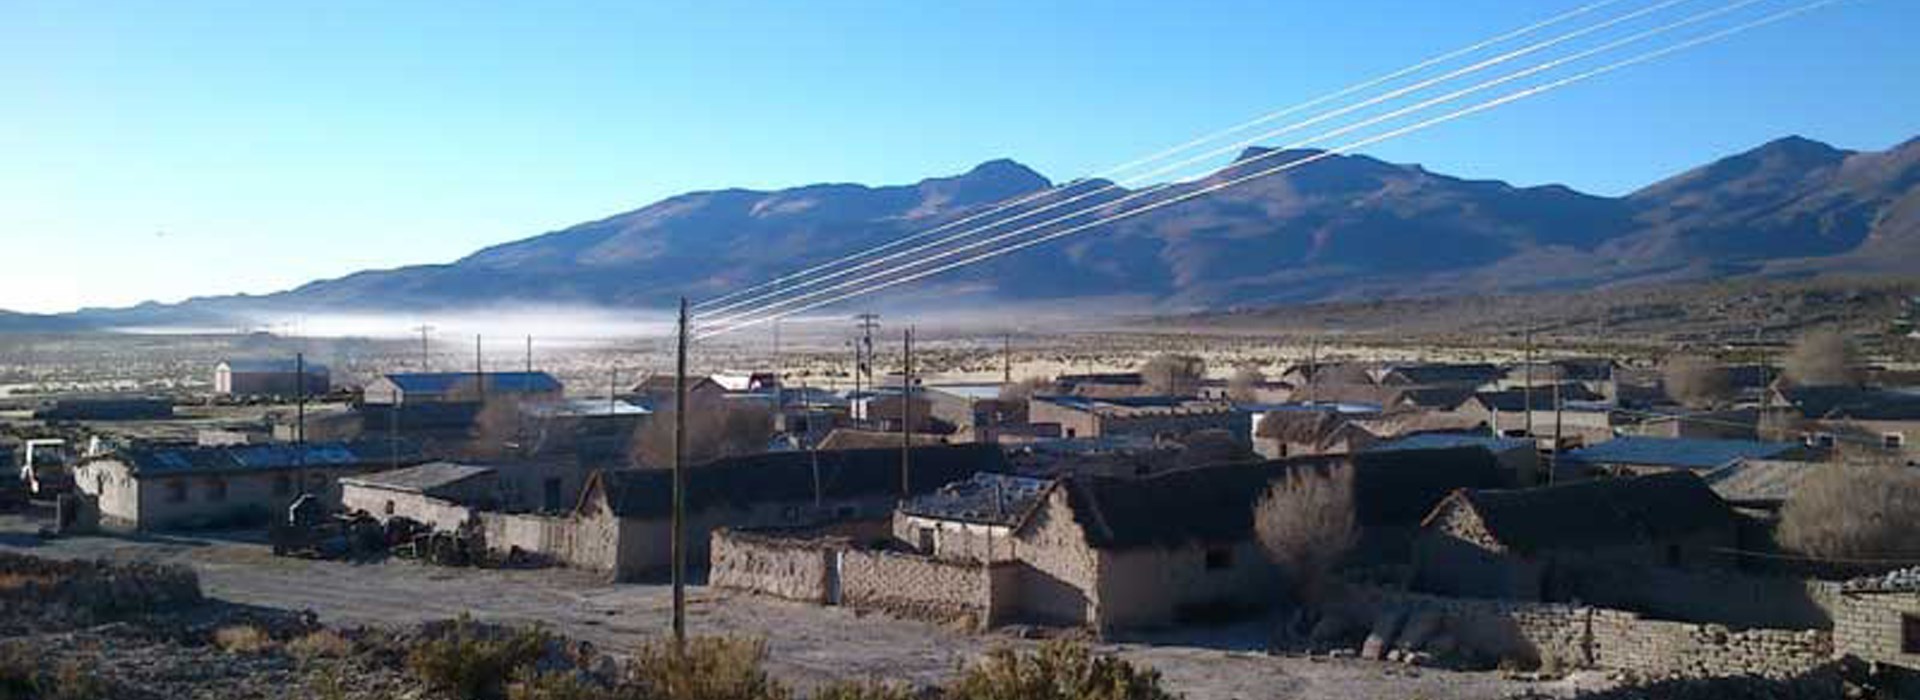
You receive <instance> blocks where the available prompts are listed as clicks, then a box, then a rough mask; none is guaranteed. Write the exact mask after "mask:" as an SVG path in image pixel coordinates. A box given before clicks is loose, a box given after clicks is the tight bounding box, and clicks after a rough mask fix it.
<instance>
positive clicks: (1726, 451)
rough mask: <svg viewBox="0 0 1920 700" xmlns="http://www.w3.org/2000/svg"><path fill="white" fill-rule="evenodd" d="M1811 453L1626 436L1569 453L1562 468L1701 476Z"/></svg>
mask: <svg viewBox="0 0 1920 700" xmlns="http://www.w3.org/2000/svg"><path fill="white" fill-rule="evenodd" d="M1807 452H1808V450H1807V449H1806V448H1805V447H1804V446H1801V445H1797V444H1794V443H1790V442H1757V441H1753V440H1703V439H1697V438H1657V437H1642V436H1638V435H1627V436H1621V437H1618V438H1614V439H1612V440H1608V441H1606V442H1603V443H1600V444H1597V445H1588V446H1586V447H1581V448H1578V449H1574V450H1569V451H1568V452H1567V453H1566V454H1565V455H1564V456H1563V457H1562V459H1561V462H1562V465H1563V466H1564V467H1566V468H1567V469H1569V470H1574V471H1578V472H1580V473H1581V474H1582V475H1594V474H1612V475H1621V474H1650V473H1655V472H1664V471H1691V472H1696V473H1702V472H1706V471H1709V470H1713V469H1718V468H1721V467H1725V466H1727V465H1730V464H1733V463H1734V462H1737V461H1739V460H1744V459H1789V458H1799V457H1804V456H1806V454H1807Z"/></svg>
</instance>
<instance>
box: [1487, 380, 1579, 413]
mask: <svg viewBox="0 0 1920 700" xmlns="http://www.w3.org/2000/svg"><path fill="white" fill-rule="evenodd" d="M1473 397H1474V398H1476V399H1479V400H1480V403H1481V404H1482V405H1484V406H1486V407H1488V408H1491V409H1494V410H1497V411H1501V412H1503V413H1512V412H1517V411H1525V410H1527V391H1526V390H1524V389H1507V390H1505V391H1483V392H1480V393H1477V394H1474V395H1473ZM1603 398H1605V397H1603V396H1601V395H1599V394H1596V393H1593V392H1592V391H1590V390H1588V389H1587V388H1586V387H1584V386H1581V385H1579V384H1571V383H1563V384H1561V385H1560V401H1561V402H1562V403H1565V402H1568V401H1599V400H1602V399H1603ZM1533 410H1535V411H1543V410H1544V411H1552V410H1553V387H1552V386H1551V385H1549V386H1536V387H1534V388H1533Z"/></svg>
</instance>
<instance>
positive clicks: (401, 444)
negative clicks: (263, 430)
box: [120, 439, 421, 475]
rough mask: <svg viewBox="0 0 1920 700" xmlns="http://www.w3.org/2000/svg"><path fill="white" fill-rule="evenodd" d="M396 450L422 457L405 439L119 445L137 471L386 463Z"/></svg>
mask: <svg viewBox="0 0 1920 700" xmlns="http://www.w3.org/2000/svg"><path fill="white" fill-rule="evenodd" d="M396 454H397V455H398V456H399V461H400V462H401V463H402V464H412V463H417V462H419V461H420V460H421V450H420V446H419V445H418V444H415V443H413V442H410V441H407V440H404V439H402V440H399V441H397V442H389V441H386V440H356V441H353V442H313V443H308V444H306V445H305V446H304V447H303V446H299V445H294V444H290V443H277V444H271V445H226V446H220V447H187V446H177V447H176V446H144V447H131V448H127V449H124V450H121V451H120V457H121V458H122V459H125V460H127V462H128V463H129V464H130V465H132V467H133V471H134V473H136V474H143V475H166V474H176V473H178V474H188V473H195V472H235V471H263V470H276V469H300V468H303V467H321V466H325V467H358V466H363V465H377V464H386V463H389V462H391V461H393V459H394V457H395V455H396Z"/></svg>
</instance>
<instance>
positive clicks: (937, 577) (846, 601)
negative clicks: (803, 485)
mask: <svg viewBox="0 0 1920 700" xmlns="http://www.w3.org/2000/svg"><path fill="white" fill-rule="evenodd" d="M709 547H710V551H711V553H712V566H711V568H710V569H709V570H708V581H709V583H710V584H711V585H714V586H717V587H721V588H732V589H738V590H745V591H751V592H754V593H760V594H763V595H770V596H775V597H779V598H785V599H788V600H798V601H805V602H812V603H821V604H829V605H833V604H838V605H844V606H847V607H851V608H855V609H860V610H877V611H882V612H886V613H889V614H893V615H898V616H900V617H907V618H913V619H921V620H930V621H935V622H960V623H963V624H966V625H968V626H970V627H976V628H986V627H991V626H992V625H994V624H995V623H996V622H998V621H999V620H1001V619H1004V618H1005V616H1006V615H1008V614H1009V613H1010V612H1011V610H1012V606H1014V605H1016V604H1017V602H1018V598H1017V596H1016V595H1015V594H1014V593H1013V591H1015V589H1016V588H1017V586H1018V576H1017V573H1016V572H1017V571H1018V569H1017V567H1016V565H1014V564H1012V563H997V564H993V565H991V566H984V565H982V564H980V563H978V562H961V561H947V560H941V559H935V558H933V557H928V556H923V555H920V554H914V553H910V552H903V551H891V550H885V549H873V548H867V547H861V546H859V544H858V538H853V537H846V536H835V535H826V536H822V535H819V534H818V533H806V532H791V533H768V532H743V531H739V530H726V529H721V530H716V531H715V532H714V533H713V536H712V541H711V543H710V545H709ZM836 582H837V584H838V585H837V586H836V585H835V584H836Z"/></svg>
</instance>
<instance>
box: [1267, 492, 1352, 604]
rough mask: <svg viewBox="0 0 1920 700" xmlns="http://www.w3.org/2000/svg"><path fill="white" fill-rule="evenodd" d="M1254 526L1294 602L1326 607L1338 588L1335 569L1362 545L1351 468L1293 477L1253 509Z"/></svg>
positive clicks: (1268, 494) (1269, 493) (1268, 493)
mask: <svg viewBox="0 0 1920 700" xmlns="http://www.w3.org/2000/svg"><path fill="white" fill-rule="evenodd" d="M1253 525H1254V531H1255V534H1256V535H1257V536H1258V538H1259V540H1260V547H1261V549H1264V550H1266V553H1267V557H1268V558H1270V559H1272V560H1273V563H1274V564H1275V565H1277V566H1279V567H1280V569H1281V571H1282V572H1284V573H1285V574H1286V576H1287V577H1288V580H1290V581H1291V582H1292V584H1293V594H1294V596H1295V599H1296V600H1299V601H1301V602H1305V603H1318V602H1321V601H1322V600H1324V598H1325V597H1326V596H1327V595H1328V594H1329V593H1330V592H1331V590H1330V589H1331V587H1332V586H1333V585H1334V569H1336V568H1337V567H1339V565H1340V560H1341V559H1343V558H1345V557H1346V555H1347V552H1348V551H1349V550H1351V549H1353V546H1354V544H1355V543H1356V542H1357V541H1358V539H1359V525H1358V523H1357V522H1356V519H1355V516H1354V505H1353V469H1352V467H1349V466H1339V467H1335V468H1332V469H1328V470H1320V469H1311V468H1302V469H1296V470H1294V471H1292V472H1290V473H1288V474H1287V476H1286V478H1285V479H1284V480H1282V481H1280V482H1279V483H1276V484H1274V485H1272V486H1271V487H1269V488H1268V489H1267V493H1266V495H1265V496H1263V497H1261V499H1260V503H1259V504H1258V505H1256V506H1254V514H1253Z"/></svg>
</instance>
